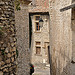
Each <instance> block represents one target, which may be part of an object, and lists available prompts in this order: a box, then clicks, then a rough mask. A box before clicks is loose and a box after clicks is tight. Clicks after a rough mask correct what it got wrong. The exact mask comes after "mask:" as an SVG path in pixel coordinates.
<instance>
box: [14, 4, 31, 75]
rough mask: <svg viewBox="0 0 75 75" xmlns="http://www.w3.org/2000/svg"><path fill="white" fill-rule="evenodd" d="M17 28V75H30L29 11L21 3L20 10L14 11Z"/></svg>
mask: <svg viewBox="0 0 75 75" xmlns="http://www.w3.org/2000/svg"><path fill="white" fill-rule="evenodd" d="M15 15H16V16H15V21H16V30H17V33H16V34H17V49H18V52H19V56H18V72H17V74H18V75H30V67H29V63H30V52H29V13H28V6H27V5H25V4H24V5H23V4H22V5H21V10H19V11H15Z"/></svg>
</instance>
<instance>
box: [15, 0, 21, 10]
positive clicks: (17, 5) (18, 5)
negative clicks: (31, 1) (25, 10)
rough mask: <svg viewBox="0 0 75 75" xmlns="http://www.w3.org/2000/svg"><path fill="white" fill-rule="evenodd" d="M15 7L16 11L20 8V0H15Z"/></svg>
mask: <svg viewBox="0 0 75 75" xmlns="http://www.w3.org/2000/svg"><path fill="white" fill-rule="evenodd" d="M15 8H16V10H17V11H18V10H21V8H20V1H19V0H15Z"/></svg>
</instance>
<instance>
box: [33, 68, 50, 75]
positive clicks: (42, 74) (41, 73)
mask: <svg viewBox="0 0 75 75" xmlns="http://www.w3.org/2000/svg"><path fill="white" fill-rule="evenodd" d="M33 75H50V67H45V68H40V67H38V68H36V67H35V72H34V74H33Z"/></svg>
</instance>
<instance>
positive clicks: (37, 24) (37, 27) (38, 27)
mask: <svg viewBox="0 0 75 75" xmlns="http://www.w3.org/2000/svg"><path fill="white" fill-rule="evenodd" d="M36 30H37V31H39V30H40V26H39V22H36Z"/></svg>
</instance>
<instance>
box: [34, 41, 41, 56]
mask: <svg viewBox="0 0 75 75" xmlns="http://www.w3.org/2000/svg"><path fill="white" fill-rule="evenodd" d="M37 42H40V44H39V45H37V44H36V43H37ZM36 48H40V53H37V52H36V51H37V50H36ZM35 55H41V41H35Z"/></svg>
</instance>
